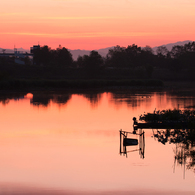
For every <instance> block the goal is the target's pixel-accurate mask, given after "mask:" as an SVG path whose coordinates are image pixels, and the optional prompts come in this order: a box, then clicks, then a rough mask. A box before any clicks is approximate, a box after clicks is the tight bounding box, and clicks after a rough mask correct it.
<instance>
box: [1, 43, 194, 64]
mask: <svg viewBox="0 0 195 195" xmlns="http://www.w3.org/2000/svg"><path fill="white" fill-rule="evenodd" d="M189 42H192V41H190V40H186V41H179V42H176V43H169V44H166V45H160V46H164V47H166V48H167V49H168V50H169V51H171V49H172V47H173V46H175V45H185V44H186V43H189ZM158 47H159V46H156V47H153V48H152V49H153V51H154V52H156V50H157V48H158ZM113 48H114V46H113V47H107V48H103V49H97V50H95V51H97V52H98V53H99V54H100V55H101V56H102V57H106V55H107V54H108V51H109V50H110V49H113ZM2 49H3V48H0V53H2ZM17 51H21V52H30V50H26V49H23V48H17ZM69 51H70V52H71V54H72V57H73V59H74V60H77V58H78V57H79V56H83V55H89V54H90V52H91V50H80V49H76V50H69ZM12 52H14V50H13V49H6V51H5V53H12Z"/></svg>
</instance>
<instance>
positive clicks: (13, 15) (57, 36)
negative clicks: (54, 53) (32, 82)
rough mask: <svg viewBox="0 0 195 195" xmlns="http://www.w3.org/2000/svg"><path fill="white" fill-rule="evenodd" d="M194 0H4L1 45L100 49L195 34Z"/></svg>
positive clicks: (0, 17)
mask: <svg viewBox="0 0 195 195" xmlns="http://www.w3.org/2000/svg"><path fill="white" fill-rule="evenodd" d="M194 10H195V0H5V1H3V0H2V1H1V2H0V48H10V49H12V48H13V47H14V45H15V46H16V47H17V48H19V47H23V48H25V49H29V48H30V47H31V46H32V45H35V44H38V43H39V44H40V45H48V46H50V47H51V48H57V47H58V46H59V44H60V45H62V46H64V47H66V48H69V49H89V50H92V49H100V48H105V47H110V46H115V45H120V46H125V47H126V46H128V45H131V44H133V43H135V44H137V45H139V46H146V45H150V46H151V47H154V46H159V45H162V44H167V43H174V42H177V41H184V40H192V41H194V40H195V25H194V22H195V11H194Z"/></svg>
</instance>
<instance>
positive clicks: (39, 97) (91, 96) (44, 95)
mask: <svg viewBox="0 0 195 195" xmlns="http://www.w3.org/2000/svg"><path fill="white" fill-rule="evenodd" d="M104 93H105V92H102V91H82V92H72V91H71V92H69V91H65V92H63V91H60V92H58V91H54V92H53V91H35V92H33V95H32V97H31V98H30V99H31V101H30V102H31V104H32V105H34V106H40V105H41V106H44V107H47V106H49V104H50V103H51V102H53V103H56V104H59V105H60V106H62V105H66V104H67V103H68V101H69V100H71V98H72V95H73V94H77V95H80V96H82V97H84V98H86V99H87V100H88V101H89V103H90V105H91V107H97V106H98V104H99V103H100V101H101V99H102V96H103V94H104ZM106 93H108V92H106ZM27 94H28V93H26V92H20V93H18V92H17V93H16V92H14V93H2V94H0V102H2V104H3V105H6V104H8V103H9V101H10V100H12V99H14V100H20V99H24V98H26V95H27ZM109 94H110V98H109V101H110V102H111V103H112V104H114V105H116V106H117V107H120V106H121V105H122V104H124V103H125V104H126V105H127V106H128V107H132V108H136V107H140V106H141V105H143V104H144V105H145V106H146V107H149V106H150V105H151V104H152V103H154V101H156V100H157V102H158V104H159V105H164V104H172V105H173V107H174V108H180V109H186V108H188V109H194V108H195V96H192V94H194V93H193V91H192V92H191V93H190V92H189V94H191V95H189V96H187V95H186V93H185V92H182V93H179V92H178V91H174V92H173V91H168V92H166V91H164V92H163V91H159V92H152V91H135V90H117V91H111V92H109Z"/></svg>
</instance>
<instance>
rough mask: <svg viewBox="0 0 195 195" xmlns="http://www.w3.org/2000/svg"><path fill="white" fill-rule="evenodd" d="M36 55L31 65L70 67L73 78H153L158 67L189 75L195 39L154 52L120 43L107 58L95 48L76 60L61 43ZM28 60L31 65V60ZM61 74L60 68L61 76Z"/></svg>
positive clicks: (2, 60)
mask: <svg viewBox="0 0 195 195" xmlns="http://www.w3.org/2000/svg"><path fill="white" fill-rule="evenodd" d="M33 54H34V57H33V64H34V65H33V66H32V67H41V68H42V69H43V71H44V70H45V71H46V69H47V67H48V68H50V69H51V68H52V70H54V71H55V69H58V70H59V69H63V70H64V69H69V73H68V72H67V71H66V72H67V73H66V74H67V75H71V74H72V75H73V77H74V75H76V77H79V76H80V75H81V77H82V75H84V76H83V77H92V78H93V77H94V76H96V75H103V77H102V78H107V75H109V76H110V75H111V76H110V78H116V77H117V76H118V75H120V78H122V77H125V76H126V78H129V75H130V76H131V77H132V78H134V77H135V78H140V77H141V78H146V77H147V78H151V77H152V74H153V72H154V70H156V69H164V70H165V71H167V70H168V72H175V73H178V72H180V73H182V70H189V72H190V74H192V72H194V71H195V42H189V43H187V44H185V45H184V46H180V45H176V46H174V47H173V48H172V50H171V51H169V50H168V49H167V48H166V47H164V46H160V47H158V48H157V49H156V51H153V50H152V48H151V47H150V46H146V47H144V48H142V47H139V46H137V45H135V44H133V45H129V46H127V47H120V46H118V45H117V46H115V47H114V48H112V49H110V50H109V51H108V53H107V55H106V57H102V56H101V55H100V54H99V53H98V52H97V51H94V50H93V51H91V52H90V54H89V55H83V56H79V57H78V58H77V60H73V58H72V54H71V53H70V51H69V50H68V49H67V48H65V47H61V46H59V47H58V48H57V49H51V48H50V47H49V46H47V45H45V46H42V47H38V48H36V49H35V50H33ZM25 60H26V62H27V64H30V63H29V61H30V60H29V59H25ZM9 61H10V59H9ZM2 64H6V60H5V58H2V57H1V58H0V65H2ZM31 64H32V63H31ZM42 69H41V70H42ZM50 69H48V74H50V73H49V71H50ZM73 70H74V72H73ZM60 74H61V73H60V72H59V71H58V75H60ZM63 74H65V73H64V72H63ZM182 74H183V73H182ZM134 75H136V76H134ZM186 75H187V74H186ZM61 77H63V76H61ZM67 77H68V76H67ZM169 77H170V76H169ZM178 78H179V77H178Z"/></svg>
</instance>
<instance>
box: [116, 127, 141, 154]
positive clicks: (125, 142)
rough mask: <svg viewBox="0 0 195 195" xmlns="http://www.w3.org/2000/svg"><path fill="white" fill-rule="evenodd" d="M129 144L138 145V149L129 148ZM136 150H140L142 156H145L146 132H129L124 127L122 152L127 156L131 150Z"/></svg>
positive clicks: (121, 139)
mask: <svg viewBox="0 0 195 195" xmlns="http://www.w3.org/2000/svg"><path fill="white" fill-rule="evenodd" d="M129 135H131V138H130V137H129ZM133 135H134V136H135V137H138V139H136V138H132V136H133ZM128 146H138V148H137V149H134V150H127V147H128ZM135 151H139V154H140V157H141V158H144V152H145V136H144V132H142V130H141V129H140V130H139V133H136V132H135V131H133V132H132V133H131V132H127V131H122V129H121V130H120V154H123V155H126V157H127V153H130V152H135Z"/></svg>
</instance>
